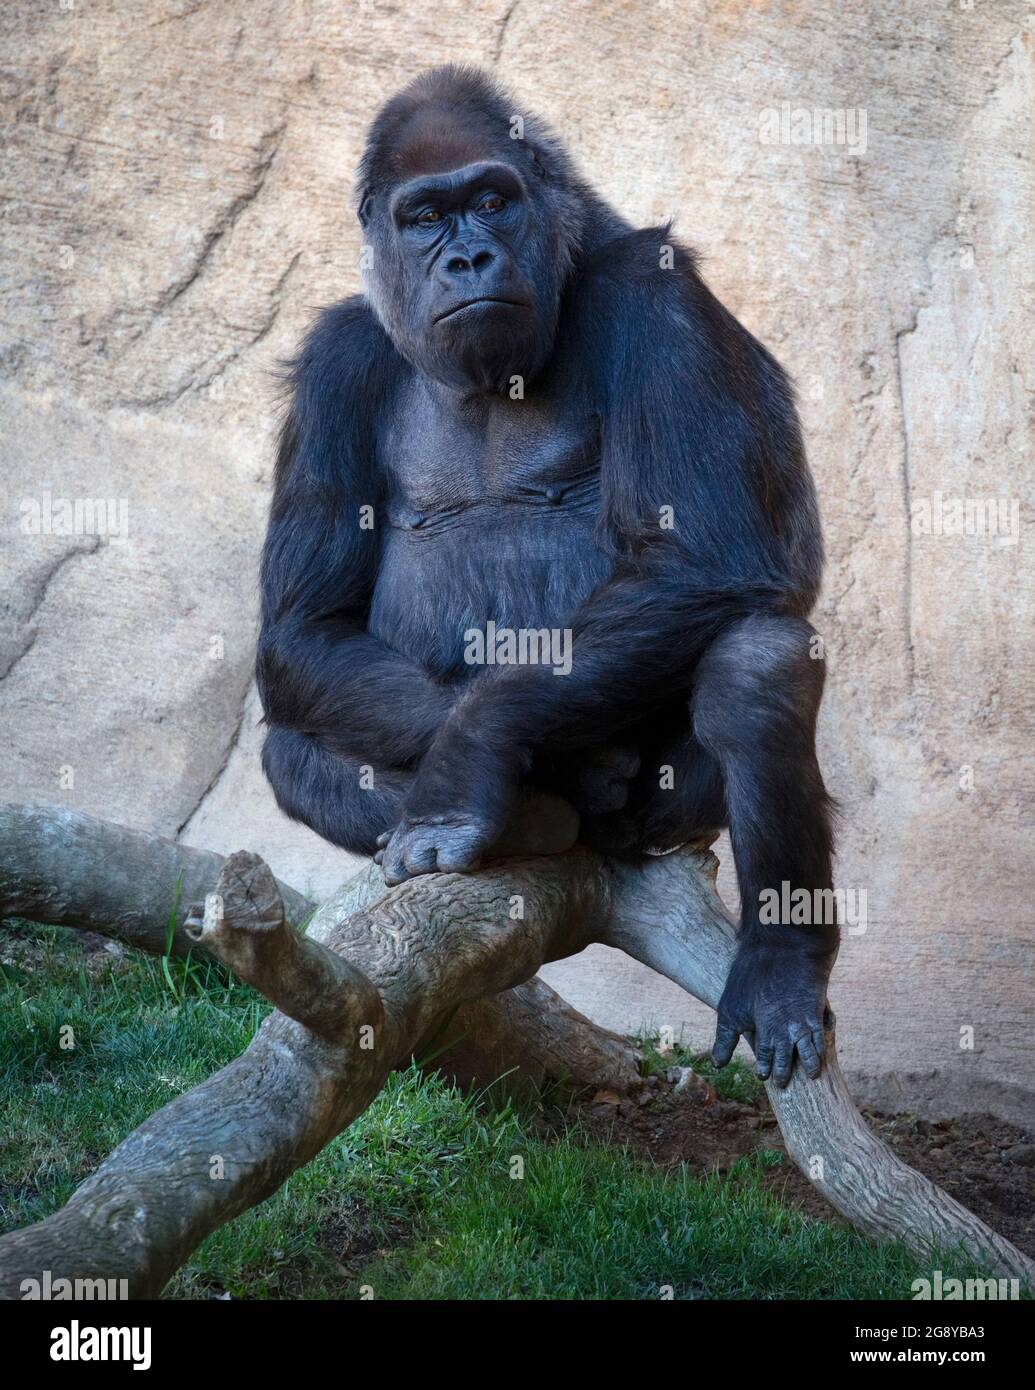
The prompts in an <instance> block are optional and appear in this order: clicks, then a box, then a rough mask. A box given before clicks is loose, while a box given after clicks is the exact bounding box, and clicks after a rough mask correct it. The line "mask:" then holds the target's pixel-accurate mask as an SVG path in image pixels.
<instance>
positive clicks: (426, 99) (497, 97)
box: [359, 67, 585, 391]
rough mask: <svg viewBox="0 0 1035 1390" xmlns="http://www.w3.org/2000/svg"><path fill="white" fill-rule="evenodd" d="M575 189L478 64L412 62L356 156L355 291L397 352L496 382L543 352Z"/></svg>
mask: <svg viewBox="0 0 1035 1390" xmlns="http://www.w3.org/2000/svg"><path fill="white" fill-rule="evenodd" d="M584 192H585V190H584V189H583V188H582V186H581V185H580V184H579V181H578V180H577V179H576V177H575V176H574V174H573V172H572V169H571V166H570V164H569V161H568V158H567V156H566V154H565V153H564V151H563V150H562V149H561V147H560V146H559V145H558V144H557V142H556V141H555V140H554V139H553V138H552V137H551V136H550V135H549V134H548V133H547V132H546V131H545V129H544V128H543V127H542V125H541V124H540V123H539V122H538V121H537V120H536V119H535V118H534V117H532V116H523V115H521V114H519V113H517V112H515V111H514V110H513V109H512V108H511V106H510V104H509V103H508V102H507V100H506V98H505V97H504V96H503V94H502V92H501V91H500V90H499V89H498V88H497V87H496V86H495V85H494V84H493V83H492V82H491V80H490V79H489V78H487V77H486V76H485V75H484V74H482V73H479V72H477V71H476V70H474V69H468V68H463V67H443V68H435V69H433V70H432V71H430V72H427V73H424V74H422V76H420V77H418V78H417V79H416V80H415V81H414V82H412V83H411V84H410V85H409V86H408V87H406V88H405V89H404V90H403V91H402V92H400V93H399V94H398V95H397V96H395V97H393V98H392V99H391V100H390V101H389V102H388V103H387V104H386V105H385V106H384V107H382V109H381V111H380V112H379V114H378V115H377V117H376V119H375V120H374V122H373V125H372V126H371V129H370V133H369V136H368V138H367V144H366V148H365V151H364V153H363V158H362V161H361V163H360V169H359V220H360V222H361V224H362V226H363V228H364V232H365V234H366V239H367V243H368V245H369V246H370V248H371V249H372V253H373V254H372V265H370V266H369V267H367V268H366V269H365V272H364V274H365V285H364V288H365V290H366V294H367V297H368V299H369V301H370V303H371V305H372V306H373V308H374V310H375V311H376V313H377V315H378V317H379V318H380V320H381V322H382V324H383V325H384V328H385V330H386V331H387V332H388V334H389V336H390V337H391V339H392V341H393V342H394V343H395V345H396V347H397V348H398V349H399V351H400V352H401V353H402V354H403V356H404V357H406V358H407V359H408V360H409V361H410V362H411V363H413V365H414V366H415V367H417V368H418V369H419V370H420V371H423V372H425V373H427V374H428V375H430V376H432V377H434V378H436V379H437V380H438V381H441V382H444V383H446V384H447V385H450V386H454V387H458V388H460V389H471V388H474V389H476V390H481V391H503V390H505V389H506V388H507V387H508V386H509V384H510V380H511V378H512V377H514V376H520V377H521V378H522V379H523V380H529V379H531V378H532V377H534V376H535V374H536V373H537V372H538V371H539V370H540V368H541V367H542V366H543V364H544V362H545V361H546V359H547V357H548V356H549V354H550V350H551V347H552V346H553V340H554V334H555V332H556V328H557V317H558V310H559V305H560V298H561V293H562V291H563V289H564V285H565V282H566V280H567V277H568V274H569V272H570V269H571V265H572V258H573V256H574V254H575V252H576V250H577V248H578V245H579V241H580V237H581V233H582V226H583V220H584V210H585V197H584Z"/></svg>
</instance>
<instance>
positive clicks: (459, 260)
mask: <svg viewBox="0 0 1035 1390" xmlns="http://www.w3.org/2000/svg"><path fill="white" fill-rule="evenodd" d="M446 269H447V270H448V271H451V272H452V274H454V275H459V274H460V272H461V271H464V270H470V269H471V262H470V261H469V260H468V259H467V257H466V256H450V258H449V260H448V261H446Z"/></svg>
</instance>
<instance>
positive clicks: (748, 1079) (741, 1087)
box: [636, 1033, 765, 1105]
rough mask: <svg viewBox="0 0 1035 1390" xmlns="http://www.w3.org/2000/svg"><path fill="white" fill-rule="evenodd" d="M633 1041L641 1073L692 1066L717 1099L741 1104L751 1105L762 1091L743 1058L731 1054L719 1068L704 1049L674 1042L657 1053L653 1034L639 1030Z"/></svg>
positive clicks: (760, 1084) (656, 1036)
mask: <svg viewBox="0 0 1035 1390" xmlns="http://www.w3.org/2000/svg"><path fill="white" fill-rule="evenodd" d="M636 1041H637V1044H638V1045H639V1047H640V1048H641V1050H642V1052H643V1063H642V1065H641V1067H640V1071H641V1073H642V1074H643V1075H644V1076H652V1075H653V1074H654V1073H655V1072H660V1071H664V1070H665V1069H666V1067H693V1069H694V1071H695V1072H696V1073H697V1074H698V1076H703V1077H704V1079H705V1081H707V1082H709V1083H710V1084H711V1086H712V1087H713V1088H714V1090H715V1092H716V1094H717V1095H718V1096H719V1098H720V1100H739V1101H742V1102H743V1103H744V1104H745V1105H751V1104H753V1103H754V1102H755V1101H756V1100H758V1098H759V1096H760V1095H761V1094H762V1092H763V1091H764V1090H765V1086H764V1085H763V1083H762V1082H761V1081H759V1079H758V1077H757V1076H756V1075H755V1072H754V1068H753V1067H752V1065H751V1063H750V1062H745V1061H744V1060H743V1058H740V1057H735V1058H734V1059H733V1061H732V1062H730V1063H728V1064H727V1065H726V1066H725V1067H723V1068H722V1070H721V1071H720V1070H719V1069H718V1068H717V1067H713V1066H712V1063H711V1058H710V1057H709V1055H708V1053H707V1052H695V1051H694V1050H693V1049H692V1048H689V1047H686V1046H684V1044H683V1043H676V1044H674V1046H672V1047H671V1048H670V1049H669V1050H668V1051H667V1052H659V1051H658V1035H657V1034H656V1033H641V1034H640V1035H639V1037H638V1038H637V1039H636Z"/></svg>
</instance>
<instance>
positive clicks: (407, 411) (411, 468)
mask: <svg viewBox="0 0 1035 1390" xmlns="http://www.w3.org/2000/svg"><path fill="white" fill-rule="evenodd" d="M423 390H426V388H421V387H417V388H415V389H414V393H413V394H414V395H416V397H417V398H416V399H412V398H411V399H410V400H409V401H407V402H405V403H404V405H403V408H402V409H401V410H400V412H399V414H398V416H397V417H396V419H395V421H394V422H393V425H392V427H391V428H390V430H389V431H388V438H387V448H386V450H385V453H386V457H385V458H384V459H383V461H382V462H383V466H384V470H385V473H386V475H387V477H388V479H389V516H388V520H389V522H390V523H391V524H393V525H402V526H403V527H404V528H409V529H414V530H422V529H425V528H430V527H434V526H436V525H448V524H450V523H453V522H455V523H458V524H464V523H465V522H466V521H470V522H471V523H472V524H475V525H477V524H480V523H484V517H483V516H479V515H477V513H478V512H479V511H480V509H485V508H487V509H489V511H490V512H494V513H496V514H497V515H498V514H499V512H500V509H506V508H513V509H526V510H527V509H530V510H531V511H537V510H541V511H543V512H547V513H549V512H557V511H559V512H561V513H562V514H566V515H567V514H571V513H572V512H573V511H575V510H577V509H579V508H583V507H591V508H595V505H596V497H597V479H598V474H599V464H600V447H599V437H598V427H597V424H596V421H595V419H594V418H591V417H589V418H579V417H572V416H570V415H569V414H567V413H566V412H564V411H562V410H560V409H559V408H558V407H557V406H556V405H554V404H553V403H550V402H536V401H508V400H499V399H496V398H492V399H490V400H485V399H484V398H476V399H475V400H473V401H471V402H470V403H466V404H465V403H460V404H457V405H456V406H451V407H450V408H446V407H443V406H442V404H441V403H440V402H438V401H436V400H435V399H434V398H428V397H426V396H422V394H421V392H422V391H423ZM468 513H472V514H475V515H470V516H468V515H467V514H468Z"/></svg>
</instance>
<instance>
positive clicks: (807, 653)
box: [691, 614, 838, 1086]
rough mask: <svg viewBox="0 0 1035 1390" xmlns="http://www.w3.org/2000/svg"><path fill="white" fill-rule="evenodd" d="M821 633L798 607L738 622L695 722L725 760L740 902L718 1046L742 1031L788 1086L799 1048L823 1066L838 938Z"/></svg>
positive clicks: (712, 652) (720, 646) (707, 668)
mask: <svg viewBox="0 0 1035 1390" xmlns="http://www.w3.org/2000/svg"><path fill="white" fill-rule="evenodd" d="M813 635H814V634H813V629H812V628H811V627H810V626H809V624H808V623H806V622H805V621H804V620H802V619H800V618H792V617H777V616H770V615H761V614H758V615H755V616H753V617H750V618H746V619H744V620H742V621H741V622H738V623H737V624H735V625H734V626H733V627H731V628H729V629H728V630H727V631H726V632H725V633H724V634H723V635H722V636H721V637H720V638H718V639H717V640H716V641H715V642H714V643H713V644H712V645H711V647H709V648H708V650H707V651H706V653H705V655H704V657H703V658H702V660H701V662H700V664H699V666H698V668H697V672H696V674H695V681H694V695H693V701H692V705H691V711H692V719H693V727H694V732H695V734H696V736H697V737H698V738H699V739H700V741H701V743H702V744H703V745H704V747H705V748H706V749H707V750H708V751H709V752H710V753H711V754H712V755H713V756H714V758H715V760H716V762H717V763H718V765H719V767H720V769H721V771H722V778H723V783H724V786H725V796H726V805H727V810H728V815H729V825H730V838H731V841H732V844H733V854H734V859H735V862H736V867H737V879H738V882H739V885H740V894H741V903H742V923H741V940H740V947H739V950H738V952H737V956H736V959H735V961H734V964H733V968H732V970H731V972H730V976H729V979H728V981H727V984H726V988H725V991H724V993H723V996H722V999H721V1000H720V1003H719V1010H718V1026H717V1030H716V1039H715V1051H714V1057H715V1061H716V1063H717V1064H718V1065H720V1066H722V1065H724V1064H725V1063H726V1062H727V1061H729V1059H730V1057H731V1056H732V1054H733V1049H734V1048H735V1047H736V1044H737V1038H738V1036H739V1035H740V1034H744V1035H745V1037H747V1038H748V1040H749V1041H750V1042H751V1044H752V1046H753V1048H754V1050H755V1055H756V1059H757V1063H758V1073H759V1075H760V1076H762V1077H767V1076H769V1075H770V1073H772V1076H773V1080H774V1081H775V1082H776V1083H777V1085H781V1086H782V1085H786V1083H787V1081H788V1080H789V1079H790V1074H791V1068H792V1066H793V1062H794V1053H795V1049H797V1051H798V1054H799V1056H800V1057H801V1060H802V1062H803V1063H804V1065H805V1068H806V1070H807V1071H808V1073H809V1075H810V1076H815V1075H818V1074H819V1070H820V1065H821V1063H820V1056H821V1053H822V1047H823V1015H824V1006H825V1000H826V984H827V979H828V977H829V974H830V968H831V966H832V965H833V961H834V957H835V955H836V953H837V941H838V930H837V923H836V919H835V916H834V913H833V910H832V904H833V898H832V894H831V892H830V888H831V864H830V860H831V853H832V834H831V826H830V801H829V798H828V796H827V792H826V788H825V787H824V785H823V778H822V776H821V774H820V771H819V765H818V763H817V761H816V751H815V727H816V715H817V712H818V710H819V701H820V696H821V694H822V690H823V677H824V670H823V663H822V661H819V660H813V659H812V657H811V650H810V643H811V639H812V637H813ZM785 884H786V885H787V888H786V889H784V885H785ZM800 889H805V890H807V894H808V898H807V901H808V908H807V909H806V911H807V912H808V915H807V916H802V918H801V923H800V925H795V924H792V923H791V922H787V921H780V920H776V921H773V920H771V918H772V907H771V905H772V904H773V903H774V902H778V903H781V904H783V903H785V902H788V901H790V902H799V901H801V898H802V896H803V895H800V894H799V895H798V897H797V898H795V897H794V895H795V893H796V890H800ZM824 890H826V891H824ZM773 895H775V896H773ZM778 917H779V914H778ZM797 919H798V914H797V913H796V914H795V921H797Z"/></svg>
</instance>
